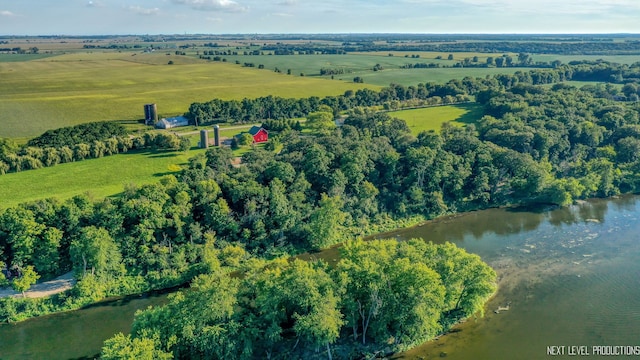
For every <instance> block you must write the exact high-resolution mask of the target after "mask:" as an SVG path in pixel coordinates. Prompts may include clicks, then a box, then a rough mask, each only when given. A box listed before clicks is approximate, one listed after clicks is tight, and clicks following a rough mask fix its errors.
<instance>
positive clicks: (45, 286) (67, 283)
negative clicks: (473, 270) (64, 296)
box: [0, 271, 77, 299]
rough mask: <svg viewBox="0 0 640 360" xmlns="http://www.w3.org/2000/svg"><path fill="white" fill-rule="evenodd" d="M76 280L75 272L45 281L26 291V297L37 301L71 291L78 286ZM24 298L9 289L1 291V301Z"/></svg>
mask: <svg viewBox="0 0 640 360" xmlns="http://www.w3.org/2000/svg"><path fill="white" fill-rule="evenodd" d="M76 282H77V281H76V279H75V278H74V277H73V272H71V271H70V272H68V273H66V274H63V275H61V276H58V277H57V278H55V279H52V280H49V281H44V282H41V283H38V284H35V285H33V286H31V288H29V290H27V291H25V293H24V295H25V297H27V298H31V299H37V298H42V297H46V296H51V295H55V294H59V293H61V292H64V291H67V290H70V289H71V288H73V286H74V285H75V284H76ZM17 296H22V294H21V293H20V292H17V291H15V290H13V289H11V288H9V287H7V288H3V289H0V299H1V298H6V297H17Z"/></svg>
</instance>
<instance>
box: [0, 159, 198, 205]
mask: <svg viewBox="0 0 640 360" xmlns="http://www.w3.org/2000/svg"><path fill="white" fill-rule="evenodd" d="M201 151H203V150H190V151H187V152H150V151H144V152H137V151H132V152H128V153H124V154H118V155H112V156H106V157H103V158H99V159H90V160H83V161H78V162H72V163H66V164H59V165H56V166H53V167H48V168H42V169H37V170H28V171H23V172H18V173H9V174H5V175H0V199H2V200H0V208H6V207H10V206H14V205H17V204H19V203H23V202H26V201H31V200H37V199H43V198H49V197H57V198H59V199H68V198H71V197H73V196H75V195H78V194H83V193H85V192H88V193H89V194H90V195H91V196H95V197H96V198H98V199H99V198H103V197H106V196H112V195H115V194H118V193H120V192H122V191H123V190H124V186H125V185H127V184H145V183H151V182H154V181H157V179H158V178H159V177H161V176H163V175H167V174H171V173H177V172H178V171H180V170H181V165H184V164H186V163H187V160H188V159H189V158H191V157H193V156H195V155H196V154H197V153H198V152H201Z"/></svg>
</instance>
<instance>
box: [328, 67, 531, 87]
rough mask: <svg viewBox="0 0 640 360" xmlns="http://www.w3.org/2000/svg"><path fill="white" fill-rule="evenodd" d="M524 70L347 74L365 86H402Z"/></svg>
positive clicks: (524, 69) (431, 70)
mask: <svg viewBox="0 0 640 360" xmlns="http://www.w3.org/2000/svg"><path fill="white" fill-rule="evenodd" d="M528 70H529V69H526V68H437V69H388V70H383V71H376V72H367V73H354V74H349V75H350V76H349V78H351V79H353V77H354V76H360V77H361V78H362V79H363V80H364V83H365V84H373V85H379V86H388V85H389V84H392V83H393V84H400V85H404V86H410V85H414V86H415V85H417V84H419V83H427V82H433V83H439V84H444V83H446V82H447V81H449V80H451V79H463V78H464V77H466V76H471V77H482V78H484V77H485V76H487V75H496V74H513V73H515V72H516V71H528ZM335 78H336V79H339V80H341V79H344V80H347V79H348V78H347V76H343V75H341V76H339V77H338V76H336V77H335Z"/></svg>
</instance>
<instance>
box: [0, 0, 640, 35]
mask: <svg viewBox="0 0 640 360" xmlns="http://www.w3.org/2000/svg"><path fill="white" fill-rule="evenodd" d="M240 33H243V34H247V33H261V34H269V33H563V34H566V33H640V0H367V1H365V0H126V1H125V0H0V35H112V34H114V35H120V34H139V35H144V34H240Z"/></svg>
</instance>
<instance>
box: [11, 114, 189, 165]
mask: <svg viewBox="0 0 640 360" xmlns="http://www.w3.org/2000/svg"><path fill="white" fill-rule="evenodd" d="M93 125H94V124H93V123H89V124H83V125H77V126H72V127H67V128H61V129H58V130H49V131H47V132H46V133H44V134H43V135H41V136H39V137H37V138H34V139H32V140H30V141H29V142H28V143H27V144H26V145H25V146H17V145H16V144H15V143H14V142H13V141H11V140H10V139H0V175H4V174H6V173H9V172H20V171H25V170H34V169H40V168H43V167H50V166H55V165H58V164H63V163H68V162H74V161H82V160H85V159H97V158H101V157H104V156H110V155H115V154H120V153H125V152H128V151H130V150H145V149H147V150H180V151H185V150H188V149H189V148H190V147H191V142H190V141H189V139H188V138H185V137H179V136H177V135H175V134H172V133H166V132H165V133H152V132H148V133H145V134H143V135H138V136H130V135H127V134H126V131H125V130H124V128H123V127H122V126H121V125H118V124H114V123H108V122H105V123H97V124H96V127H97V129H99V130H104V132H99V131H97V130H90V128H91V127H92V126H93ZM79 134H80V135H79ZM82 134H86V138H83V136H82Z"/></svg>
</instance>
